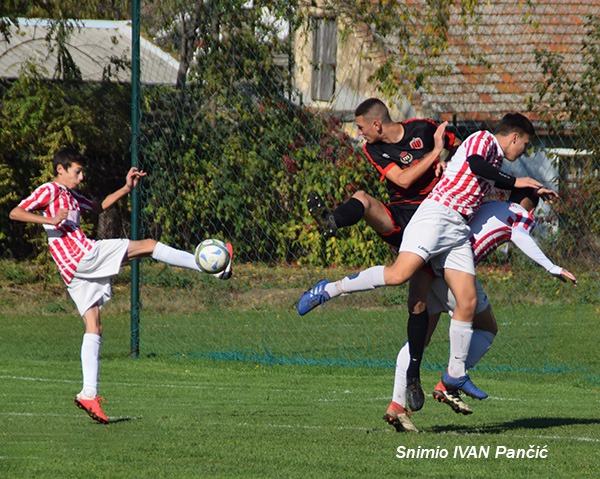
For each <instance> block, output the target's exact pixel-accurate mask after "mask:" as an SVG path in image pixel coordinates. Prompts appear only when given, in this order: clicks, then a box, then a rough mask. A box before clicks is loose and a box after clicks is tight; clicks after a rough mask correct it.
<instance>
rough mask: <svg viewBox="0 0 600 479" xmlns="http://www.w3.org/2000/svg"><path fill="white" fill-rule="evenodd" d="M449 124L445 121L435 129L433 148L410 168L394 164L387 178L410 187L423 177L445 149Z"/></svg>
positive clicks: (400, 185) (387, 173) (404, 186)
mask: <svg viewBox="0 0 600 479" xmlns="http://www.w3.org/2000/svg"><path fill="white" fill-rule="evenodd" d="M447 125H448V122H447V121H445V122H443V123H441V124H440V125H439V126H438V127H437V129H436V130H435V133H434V134H433V139H434V147H433V150H431V151H430V152H429V153H427V154H426V155H425V156H423V158H421V159H420V160H419V161H418V162H416V163H415V164H413V165H411V166H410V167H408V168H404V169H402V168H400V167H399V166H398V165H394V166H393V167H391V168H390V169H389V170H388V171H387V172H386V174H385V177H386V179H387V180H389V181H391V182H392V183H394V184H396V185H398V186H399V187H401V188H409V187H410V186H411V185H412V184H413V183H414V182H415V181H417V180H418V179H419V178H421V176H423V175H424V174H425V172H426V171H428V170H429V169H430V168H431V167H432V166H433V164H434V163H435V162H436V161H437V160H438V158H439V157H440V155H441V153H442V151H443V150H444V133H445V132H446V126H447Z"/></svg>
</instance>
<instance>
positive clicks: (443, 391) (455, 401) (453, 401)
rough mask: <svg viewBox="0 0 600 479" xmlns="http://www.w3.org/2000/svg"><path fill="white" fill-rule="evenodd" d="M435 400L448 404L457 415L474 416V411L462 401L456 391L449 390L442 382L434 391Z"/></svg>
mask: <svg viewBox="0 0 600 479" xmlns="http://www.w3.org/2000/svg"><path fill="white" fill-rule="evenodd" d="M433 398H434V399H435V400H437V401H439V402H441V403H444V404H447V405H448V406H450V407H451V408H452V410H453V411H454V412H455V413H457V414H464V415H467V414H473V410H472V409H471V408H470V407H469V405H468V404H467V403H466V402H464V401H463V400H462V398H461V397H460V393H459V392H458V390H456V389H449V388H447V387H446V386H444V383H443V382H442V381H440V382H439V383H437V386H436V387H435V389H434V390H433Z"/></svg>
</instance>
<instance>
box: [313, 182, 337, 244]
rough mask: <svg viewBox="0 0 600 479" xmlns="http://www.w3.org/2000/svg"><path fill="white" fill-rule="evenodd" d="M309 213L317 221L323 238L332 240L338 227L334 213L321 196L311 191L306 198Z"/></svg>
mask: <svg viewBox="0 0 600 479" xmlns="http://www.w3.org/2000/svg"><path fill="white" fill-rule="evenodd" d="M306 205H307V206H308V212H309V213H310V215H311V216H312V217H313V218H314V219H315V221H316V222H317V224H318V225H319V228H320V229H321V232H322V233H323V236H324V237H325V238H332V237H334V236H335V234H336V233H337V230H338V227H337V225H336V224H335V218H334V217H333V213H331V211H330V210H329V208H328V207H327V205H326V204H325V202H324V201H323V199H322V198H321V196H320V195H319V194H318V193H317V192H316V191H311V192H310V193H309V194H308V196H307V197H306Z"/></svg>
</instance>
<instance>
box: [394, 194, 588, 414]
mask: <svg viewBox="0 0 600 479" xmlns="http://www.w3.org/2000/svg"><path fill="white" fill-rule="evenodd" d="M538 202H539V197H538V196H537V194H536V192H535V191H533V190H532V189H530V188H523V189H517V190H513V191H512V193H511V195H510V197H509V198H508V201H490V202H487V203H484V204H483V205H482V206H481V208H480V209H479V210H477V212H476V213H475V215H474V216H473V218H472V219H471V220H470V221H469V227H470V228H471V236H470V242H471V245H472V247H473V253H474V256H475V263H478V262H479V261H481V260H482V259H484V258H485V257H486V256H487V255H489V254H490V253H492V252H494V251H495V250H496V249H497V248H498V247H499V246H501V245H502V244H504V243H506V242H508V241H511V242H512V243H513V244H514V245H515V246H517V247H518V248H519V249H520V250H521V251H522V252H523V253H524V254H525V255H526V256H527V257H529V258H530V259H531V260H533V261H535V262H536V263H537V264H539V265H540V266H541V267H543V268H544V269H545V270H546V271H548V273H550V274H551V275H552V276H554V277H556V278H558V279H560V280H561V281H563V282H566V281H567V280H570V281H571V282H572V283H573V284H574V285H575V286H577V279H576V278H575V276H574V275H573V274H572V273H570V272H569V271H567V270H566V269H564V268H562V267H560V266H557V265H555V264H554V263H553V262H552V261H550V259H548V258H547V257H546V255H545V254H544V253H543V252H542V250H541V249H540V248H539V246H538V245H537V243H536V242H535V240H534V239H533V238H532V237H531V232H532V231H533V229H534V227H535V218H534V217H533V211H534V210H535V208H536V206H537V205H538ZM476 288H477V308H476V310H475V315H474V318H473V336H472V338H471V344H470V347H469V352H468V355H467V359H466V362H465V369H467V370H468V369H470V368H472V367H473V366H475V365H476V364H477V363H478V362H479V361H480V360H481V358H482V357H483V356H484V355H485V354H486V353H487V352H488V350H489V349H490V347H491V346H492V342H493V340H494V337H495V336H496V333H497V332H498V327H497V325H496V319H495V317H494V314H493V311H492V307H491V305H490V303H489V301H488V297H487V295H486V294H485V291H484V290H483V288H482V287H481V284H480V283H479V282H478V281H477V282H476ZM455 304H456V301H455V299H454V297H453V296H452V293H451V292H450V291H449V289H448V285H447V284H446V283H445V281H444V279H443V278H442V277H440V276H438V277H436V278H435V279H434V281H433V285H432V288H431V291H430V292H429V296H428V297H427V309H428V311H429V315H430V316H429V330H428V333H427V339H426V344H429V341H430V339H431V335H432V334H433V332H434V331H435V328H436V326H437V323H438V321H439V318H440V315H441V313H442V312H448V313H449V314H450V316H452V311H453V309H454V307H455ZM409 358H410V357H409V352H408V344H405V345H404V347H403V348H402V349H401V350H400V352H399V354H398V359H397V361H396V374H395V378H394V388H393V393H392V403H391V404H390V406H389V408H388V412H386V416H384V419H385V420H386V422H388V423H392V422H391V421H390V420H389V417H388V416H392V413H393V410H394V409H398V406H402V407H404V405H405V404H406V393H405V390H406V370H407V369H408V367H409V364H410V359H409ZM433 397H434V398H435V399H437V400H438V401H440V402H443V403H446V404H448V405H449V406H450V407H451V408H452V409H453V410H454V411H455V412H457V413H461V414H471V413H472V412H473V411H472V409H471V408H470V407H469V406H468V405H467V404H466V403H464V402H463V401H462V399H461V397H460V394H459V392H458V391H457V390H456V389H453V388H451V387H450V388H449V387H446V386H445V385H444V383H443V382H442V381H440V382H439V383H438V384H437V385H436V387H435V389H434V392H433Z"/></svg>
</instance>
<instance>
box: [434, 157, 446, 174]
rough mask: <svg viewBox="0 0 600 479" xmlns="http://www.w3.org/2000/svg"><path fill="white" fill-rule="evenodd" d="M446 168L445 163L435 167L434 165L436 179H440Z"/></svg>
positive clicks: (442, 162)
mask: <svg viewBox="0 0 600 479" xmlns="http://www.w3.org/2000/svg"><path fill="white" fill-rule="evenodd" d="M447 167H448V163H446V162H445V161H440V162H439V163H438V164H437V165H435V176H436V177H438V178H439V177H440V176H442V175H443V174H444V171H446V168H447Z"/></svg>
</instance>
